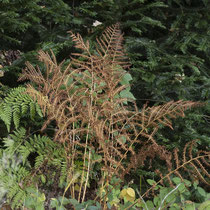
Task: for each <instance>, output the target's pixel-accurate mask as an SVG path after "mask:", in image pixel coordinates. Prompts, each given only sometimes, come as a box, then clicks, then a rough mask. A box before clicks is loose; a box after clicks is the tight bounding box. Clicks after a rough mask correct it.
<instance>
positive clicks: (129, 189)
mask: <svg viewBox="0 0 210 210" xmlns="http://www.w3.org/2000/svg"><path fill="white" fill-rule="evenodd" d="M127 194H128V195H129V196H130V197H132V198H134V199H135V191H134V190H133V189H132V188H130V187H129V188H128V189H127Z"/></svg>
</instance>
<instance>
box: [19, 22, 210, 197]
mask: <svg viewBox="0 0 210 210" xmlns="http://www.w3.org/2000/svg"><path fill="white" fill-rule="evenodd" d="M71 37H72V39H73V41H74V42H75V43H76V48H78V49H80V50H82V52H81V53H74V54H72V56H73V57H71V62H70V63H69V64H68V65H67V66H66V65H65V63H64V62H62V63H60V64H58V63H57V61H56V58H55V56H54V54H53V52H51V54H48V53H46V52H43V51H40V52H39V60H40V61H41V62H42V63H43V64H44V69H40V68H39V67H36V68H35V67H33V66H32V65H31V64H30V63H27V68H26V69H25V70H24V71H23V73H22V76H21V78H20V79H21V80H23V79H29V80H30V81H31V82H32V84H33V83H34V84H35V85H34V86H33V85H31V84H29V85H28V88H27V92H28V93H29V94H30V95H31V96H32V97H33V98H34V100H37V102H38V104H39V105H40V106H41V108H42V111H43V113H44V114H45V116H46V119H47V120H46V122H45V123H44V125H43V128H42V130H44V129H46V128H47V126H48V125H49V123H50V122H51V121H55V122H56V126H57V129H56V131H55V136H54V140H55V141H57V142H60V143H61V144H64V146H65V148H66V157H67V160H68V180H72V179H74V178H75V174H78V173H79V175H77V176H79V177H80V180H79V183H80V191H79V194H78V200H82V201H84V198H85V192H86V187H87V183H88V180H89V177H90V171H91V170H92V169H93V167H94V164H96V163H97V162H98V163H100V177H101V182H100V183H101V185H102V186H106V185H107V184H108V183H109V181H110V179H111V177H112V176H113V175H118V176H120V177H123V176H124V175H125V174H127V173H129V172H130V170H131V169H132V168H137V167H138V166H140V165H144V162H145V160H146V159H147V160H148V159H149V160H153V159H155V158H160V159H162V160H164V161H166V165H167V167H168V170H169V173H170V172H172V171H173V170H174V165H173V154H172V153H170V152H169V151H167V150H166V149H165V148H164V147H163V146H161V145H159V144H158V143H157V142H156V141H155V138H154V135H155V133H156V132H157V130H158V129H159V126H160V125H164V126H168V127H170V128H172V122H171V119H173V118H177V117H180V116H181V117H184V111H185V110H186V109H190V108H192V107H194V106H198V105H200V103H198V102H192V101H177V102H169V103H167V104H164V105H161V106H153V107H147V106H144V107H143V109H142V110H141V111H139V110H138V108H137V106H136V105H135V101H134V99H133V96H132V94H131V93H130V85H129V81H130V80H131V76H130V74H129V73H127V72H126V69H127V68H128V67H129V62H128V59H127V58H126V55H125V53H124V51H123V46H122V41H123V37H122V34H121V31H120V27H119V24H116V25H113V26H111V27H108V28H107V29H106V30H105V31H104V33H103V34H102V36H101V37H100V38H99V39H97V46H96V51H95V52H91V50H90V44H89V42H88V41H87V42H84V40H83V39H82V37H81V36H80V35H79V34H76V35H75V34H73V33H71ZM128 102H129V103H128ZM128 104H129V105H128ZM136 145H139V146H138V148H139V149H138V150H136V149H135V146H136ZM191 151H192V150H191ZM174 154H175V160H176V161H175V164H176V165H175V168H177V170H175V171H174V172H173V173H175V174H177V175H178V176H180V177H182V175H181V174H180V173H179V172H178V169H180V168H181V167H182V168H185V169H187V170H188V169H189V170H191V169H192V170H193V171H195V172H197V173H198V174H200V175H199V177H201V179H203V178H202V177H203V176H202V175H201V174H202V173H204V174H205V175H204V176H209V174H208V173H207V171H206V170H205V168H204V164H205V163H207V161H206V159H205V158H206V157H207V155H208V157H209V153H205V152H203V154H204V155H203V156H202V152H200V153H198V158H193V157H192V154H191V153H190V154H189V157H190V160H186V158H185V157H186V156H185V155H186V152H184V156H183V160H182V161H183V163H180V162H179V158H178V153H177V152H176V151H175V153H174ZM76 160H83V166H82V169H83V170H82V171H78V168H77V164H76ZM125 160H126V162H125ZM191 160H192V161H191ZM193 161H194V162H197V163H198V166H199V167H197V166H195V164H194V163H193ZM187 163H189V164H190V165H191V166H193V167H191V168H187V167H185V165H186V164H187ZM198 168H199V169H198ZM194 169H195V170H194ZM169 175H170V174H169ZM169 175H168V176H167V178H169V177H170V176H169ZM75 179H77V178H75ZM169 180H170V178H169ZM77 182H78V179H77ZM70 183H71V184H70V185H69V187H70V188H71V189H73V188H74V183H73V181H70ZM82 192H83V193H82Z"/></svg>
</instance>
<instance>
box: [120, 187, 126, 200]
mask: <svg viewBox="0 0 210 210" xmlns="http://www.w3.org/2000/svg"><path fill="white" fill-rule="evenodd" d="M126 194H127V189H123V190H122V191H121V192H120V198H124V197H125V196H126Z"/></svg>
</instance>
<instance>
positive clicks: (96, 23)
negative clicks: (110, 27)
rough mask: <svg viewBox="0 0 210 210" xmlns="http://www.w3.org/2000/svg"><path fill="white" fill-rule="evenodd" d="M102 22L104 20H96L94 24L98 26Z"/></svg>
mask: <svg viewBox="0 0 210 210" xmlns="http://www.w3.org/2000/svg"><path fill="white" fill-rule="evenodd" d="M101 24H102V22H100V21H98V20H96V21H95V22H94V23H93V26H94V27H96V26H99V25H101Z"/></svg>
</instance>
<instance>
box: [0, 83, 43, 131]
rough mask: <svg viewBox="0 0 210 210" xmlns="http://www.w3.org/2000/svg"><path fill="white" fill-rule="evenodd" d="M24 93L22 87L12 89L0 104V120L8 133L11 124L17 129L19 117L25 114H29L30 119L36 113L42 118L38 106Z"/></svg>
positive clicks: (24, 90) (24, 89)
mask: <svg viewBox="0 0 210 210" xmlns="http://www.w3.org/2000/svg"><path fill="white" fill-rule="evenodd" d="M25 92H26V88H24V87H18V88H14V89H12V90H11V91H10V93H9V94H8V95H7V96H6V97H5V98H4V100H3V101H2V102H1V104H0V119H1V120H2V121H3V122H4V123H5V125H6V126H7V130H8V131H10V128H11V124H12V122H13V123H14V125H15V128H16V129H18V128H19V126H20V119H21V117H23V116H25V115H27V112H30V116H31V119H34V116H35V114H36V113H37V114H38V115H39V116H40V117H42V116H43V115H42V112H41V110H40V108H39V105H38V104H37V103H36V102H35V101H33V100H32V98H31V97H30V96H29V95H27V94H26V93H25Z"/></svg>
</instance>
